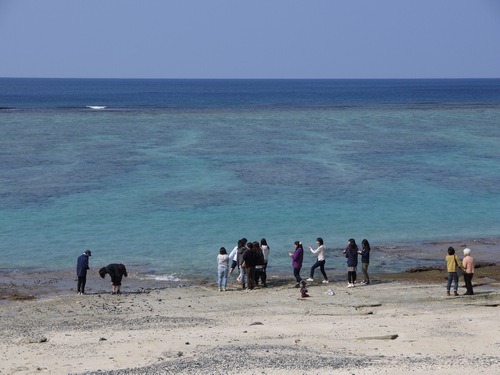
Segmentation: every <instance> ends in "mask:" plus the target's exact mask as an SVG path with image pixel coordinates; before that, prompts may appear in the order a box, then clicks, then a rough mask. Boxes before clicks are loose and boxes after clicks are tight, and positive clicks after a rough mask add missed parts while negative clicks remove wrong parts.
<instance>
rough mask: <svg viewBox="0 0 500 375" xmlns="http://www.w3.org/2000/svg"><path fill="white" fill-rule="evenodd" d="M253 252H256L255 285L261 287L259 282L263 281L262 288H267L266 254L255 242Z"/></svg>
mask: <svg viewBox="0 0 500 375" xmlns="http://www.w3.org/2000/svg"><path fill="white" fill-rule="evenodd" d="M253 251H254V252H255V285H256V286H258V285H259V280H262V286H264V287H266V274H265V272H264V252H263V251H262V248H261V247H260V244H259V243H258V242H257V241H255V242H254V243H253Z"/></svg>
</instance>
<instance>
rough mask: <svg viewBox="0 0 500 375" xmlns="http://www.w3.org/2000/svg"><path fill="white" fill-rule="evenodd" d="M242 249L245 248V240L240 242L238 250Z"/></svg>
mask: <svg viewBox="0 0 500 375" xmlns="http://www.w3.org/2000/svg"><path fill="white" fill-rule="evenodd" d="M242 247H245V244H244V243H243V240H238V248H239V249H241V248H242Z"/></svg>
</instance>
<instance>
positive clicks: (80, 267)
mask: <svg viewBox="0 0 500 375" xmlns="http://www.w3.org/2000/svg"><path fill="white" fill-rule="evenodd" d="M90 256H92V253H91V251H90V250H85V252H84V253H83V254H82V255H80V256H79V257H78V259H77V260H76V276H77V277H78V284H77V285H76V289H77V293H78V294H85V284H86V283H87V270H89V269H90V267H89V257H90Z"/></svg>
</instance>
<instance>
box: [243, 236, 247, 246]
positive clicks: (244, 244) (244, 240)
mask: <svg viewBox="0 0 500 375" xmlns="http://www.w3.org/2000/svg"><path fill="white" fill-rule="evenodd" d="M241 242H242V243H243V246H246V245H247V242H248V240H247V239H246V238H245V237H243V238H242V239H241Z"/></svg>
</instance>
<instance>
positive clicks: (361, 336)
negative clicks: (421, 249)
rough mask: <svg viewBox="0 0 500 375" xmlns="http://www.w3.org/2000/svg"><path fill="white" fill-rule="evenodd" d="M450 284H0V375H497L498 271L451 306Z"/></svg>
mask: <svg viewBox="0 0 500 375" xmlns="http://www.w3.org/2000/svg"><path fill="white" fill-rule="evenodd" d="M445 276H446V274H445V273H444V272H443V271H429V272H416V273H401V274H393V275H374V277H373V278H374V282H373V283H372V284H371V285H368V286H362V285H358V286H356V287H355V288H349V289H347V288H346V282H345V281H344V280H340V279H336V280H335V281H334V282H331V283H330V284H320V283H314V284H312V285H309V287H308V289H309V294H310V297H309V298H304V299H302V298H300V293H299V291H298V289H295V288H294V287H293V283H292V281H291V279H288V278H280V277H272V275H271V280H270V282H269V287H268V288H261V289H256V290H253V291H241V290H239V289H238V288H237V285H236V284H235V283H233V281H234V278H232V279H231V280H232V283H231V285H230V288H229V290H228V291H227V292H218V291H217V289H216V287H215V285H214V284H210V283H207V284H203V285H191V286H177V287H168V288H161V289H155V288H152V285H142V286H140V287H139V288H136V289H134V287H129V288H126V289H124V290H125V293H124V294H122V295H120V296H115V295H110V294H109V293H108V292H107V290H105V289H103V290H96V288H94V289H93V290H91V291H90V293H89V294H87V295H83V296H79V295H76V294H75V293H71V294H68V292H66V293H63V292H61V293H58V294H49V295H44V294H43V293H41V294H40V295H38V296H36V295H35V296H31V297H29V296H28V295H24V296H22V295H21V294H20V293H17V292H15V290H16V281H11V283H10V284H8V283H6V281H5V280H3V281H2V284H1V285H2V291H3V295H2V298H3V299H2V300H1V301H0V311H1V324H0V328H1V329H0V332H1V333H0V338H1V339H0V351H1V352H2V361H1V365H0V374H230V373H238V374H332V373H335V374H401V373H410V372H411V373H416V374H429V373H434V374H451V373H453V374H471V373H483V374H497V373H498V372H499V370H500V355H499V353H500V335H499V332H500V319H499V318H498V316H499V315H498V314H499V305H500V288H499V287H500V283H498V281H497V280H499V277H500V272H499V267H498V266H490V267H481V268H479V269H477V270H476V275H475V278H474V280H473V281H474V285H475V292H476V294H475V295H474V296H459V297H447V296H446V293H445ZM17 283H18V281H17ZM125 283H126V284H128V285H129V286H130V285H136V286H137V285H139V284H138V280H134V279H133V278H132V279H131V278H130V277H129V279H128V280H125ZM35 284H36V283H35ZM39 284H40V283H39ZM49 284H50V283H49ZM101 285H102V284H101ZM20 286H22V287H23V288H24V289H25V290H26V285H20V284H17V287H20ZM89 286H90V285H89ZM42 289H43V288H42ZM329 290H331V291H333V292H334V293H335V294H334V295H330V294H328V291H329ZM464 292H465V289H464V288H463V282H461V287H460V288H459V293H460V294H462V293H464ZM9 293H10V295H9ZM33 297H34V298H33Z"/></svg>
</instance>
